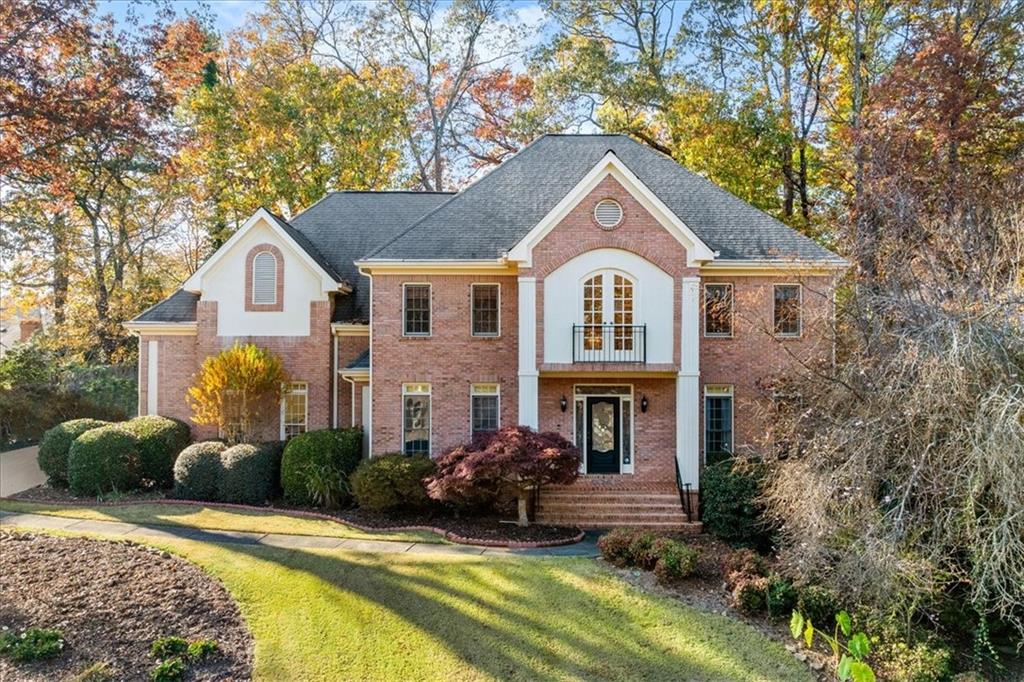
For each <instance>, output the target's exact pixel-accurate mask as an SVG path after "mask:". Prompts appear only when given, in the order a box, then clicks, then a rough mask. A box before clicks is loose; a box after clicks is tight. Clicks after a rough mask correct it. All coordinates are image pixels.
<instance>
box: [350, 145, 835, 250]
mask: <svg viewBox="0 0 1024 682" xmlns="http://www.w3.org/2000/svg"><path fill="white" fill-rule="evenodd" d="M609 151H611V152H614V153H615V155H616V156H617V157H618V158H619V159H620V160H621V161H622V162H623V163H624V164H625V165H626V166H627V167H628V168H629V169H630V170H631V171H632V172H633V173H634V174H636V175H637V177H639V178H640V180H641V181H642V182H643V183H644V184H645V185H647V187H648V188H649V189H650V190H651V191H652V192H654V194H655V195H657V197H658V198H659V199H661V201H663V202H664V203H665V204H666V205H667V206H668V207H669V208H670V209H671V210H672V211H673V212H674V213H675V214H676V215H677V216H678V217H679V218H680V220H682V221H683V222H684V223H685V224H686V225H687V226H688V227H689V228H690V229H691V230H693V231H694V232H695V233H696V234H697V236H698V237H700V239H701V240H702V241H704V243H706V244H707V245H708V246H709V247H711V248H712V249H713V250H715V251H718V252H719V258H721V259H723V260H774V259H787V258H795V259H807V260H815V261H841V259H840V258H839V257H838V256H836V255H835V254H833V253H831V252H830V251H828V250H826V249H824V248H823V247H821V246H820V245H818V244H817V243H816V242H815V241H813V240H812V239H810V238H808V237H805V236H803V235H802V234H800V233H798V232H796V231H795V230H793V229H791V228H790V227H788V226H786V225H784V224H783V223H781V222H779V221H778V220H776V219H774V218H772V217H771V216H769V215H768V214H766V213H764V212H762V211H760V210H758V209H756V208H754V207H753V206H751V205H749V204H747V203H746V202H745V201H743V200H741V199H739V198H737V197H735V196H733V195H732V194H729V193H728V192H726V191H725V190H723V189H721V188H720V187H718V186H717V185H715V184H714V183H712V182H711V181H710V180H707V179H705V178H702V177H701V176H699V175H697V174H695V173H692V172H690V171H688V170H686V169H685V168H683V167H682V166H680V165H679V164H678V163H677V162H676V161H674V160H672V159H671V158H669V157H667V156H665V155H663V154H660V153H658V152H656V151H654V150H653V149H651V148H650V147H648V146H646V145H642V144H640V143H639V142H636V141H634V140H632V139H630V138H629V137H626V136H624V135H545V136H543V137H541V138H539V139H538V140H537V141H535V142H534V143H533V144H531V145H530V146H528V147H526V148H525V149H523V150H522V151H521V152H520V153H519V154H517V155H516V156H514V157H512V158H511V159H509V160H508V161H505V162H504V163H503V164H502V165H501V166H499V167H498V168H496V169H494V170H493V171H492V172H491V173H490V174H488V175H486V176H485V177H483V178H482V179H480V180H479V181H478V182H476V183H475V184H473V185H471V186H470V187H468V188H467V189H465V190H463V191H462V192H460V193H459V194H457V195H455V196H454V197H452V198H451V199H449V200H448V201H447V202H445V203H444V204H442V205H441V206H440V207H438V208H437V209H436V210H434V211H432V212H431V213H429V214H427V215H426V216H424V217H423V218H422V219H420V220H419V221H418V222H416V223H415V224H414V225H412V226H410V227H409V228H408V229H407V230H405V231H404V232H403V233H402V234H401V235H399V236H398V237H397V238H395V239H394V240H392V241H390V242H388V243H387V244H385V245H384V246H383V247H381V248H379V249H378V250H376V251H375V252H373V253H372V254H370V255H369V256H368V258H370V259H381V260H404V259H409V260H420V259H491V258H498V257H500V256H501V255H502V254H503V253H505V252H507V251H508V250H509V249H511V248H512V247H513V246H514V245H515V244H516V243H517V242H519V241H520V240H521V239H522V238H523V237H525V236H526V234H527V233H528V232H529V231H530V229H531V228H532V227H533V226H535V225H536V224H537V223H538V222H540V220H541V219H542V218H543V217H544V216H545V215H546V214H547V213H548V212H549V211H550V210H551V209H552V208H554V206H555V205H556V204H557V203H558V202H559V201H561V199H562V198H563V197H564V196H565V195H566V194H568V193H569V192H570V191H571V190H572V188H573V187H575V186H576V184H577V183H579V181H580V180H582V179H583V177H584V176H585V175H586V174H587V173H588V172H589V171H590V170H591V169H592V168H593V167H594V166H595V165H596V164H597V163H598V162H599V161H600V160H601V158H602V157H604V155H605V154H606V153H607V152H609Z"/></svg>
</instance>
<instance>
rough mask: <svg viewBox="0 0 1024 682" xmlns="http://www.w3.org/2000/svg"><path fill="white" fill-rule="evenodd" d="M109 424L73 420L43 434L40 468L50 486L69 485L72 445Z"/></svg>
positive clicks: (94, 420)
mask: <svg viewBox="0 0 1024 682" xmlns="http://www.w3.org/2000/svg"><path fill="white" fill-rule="evenodd" d="M109 423H110V422H104V421H100V420H99V419H72V420H71V421H66V422H64V423H62V424H57V425H56V426H54V427H53V428H52V429H49V430H48V431H47V432H46V433H44V434H43V440H42V441H40V443H39V454H38V460H39V468H40V469H42V470H43V473H44V474H46V475H47V477H48V478H49V480H50V485H52V486H60V487H64V486H66V485H67V484H68V452H70V450H71V443H73V442H74V440H75V439H76V438H78V437H79V436H81V435H82V434H83V433H85V432H86V431H90V430H92V429H96V428H99V427H101V426H107V425H108V424H109Z"/></svg>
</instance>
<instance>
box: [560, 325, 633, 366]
mask: <svg viewBox="0 0 1024 682" xmlns="http://www.w3.org/2000/svg"><path fill="white" fill-rule="evenodd" d="M572 361H573V363H578V362H631V363H646V362H647V325H646V324H574V325H573V326H572Z"/></svg>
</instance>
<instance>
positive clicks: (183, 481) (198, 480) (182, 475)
mask: <svg viewBox="0 0 1024 682" xmlns="http://www.w3.org/2000/svg"><path fill="white" fill-rule="evenodd" d="M226 449H227V446H226V445H225V444H224V443H221V442H220V441H204V442H202V443H193V444H192V445H190V446H188V447H187V448H185V449H184V450H182V451H181V454H180V455H178V459H177V460H176V461H175V462H174V496H175V497H179V498H181V499H184V500H203V501H206V502H215V501H217V500H218V499H219V497H218V495H219V489H220V482H221V477H222V475H223V471H224V466H223V464H222V463H221V458H220V455H221V453H222V452H224V450H226Z"/></svg>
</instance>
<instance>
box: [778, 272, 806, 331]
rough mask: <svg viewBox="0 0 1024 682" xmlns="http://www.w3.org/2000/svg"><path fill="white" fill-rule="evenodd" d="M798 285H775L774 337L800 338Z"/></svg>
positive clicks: (799, 293) (799, 294)
mask: <svg viewBox="0 0 1024 682" xmlns="http://www.w3.org/2000/svg"><path fill="white" fill-rule="evenodd" d="M800 299H801V291H800V285H799V284H776V285H775V305H774V321H775V325H774V326H775V334H776V336H800V331H801V320H800Z"/></svg>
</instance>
